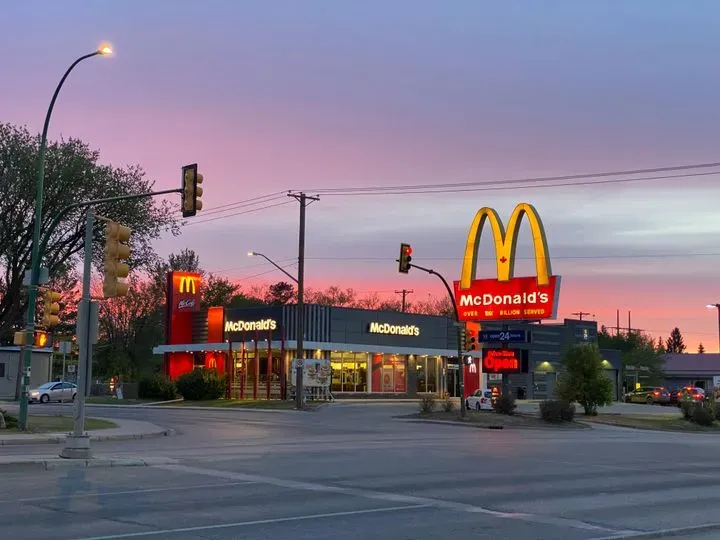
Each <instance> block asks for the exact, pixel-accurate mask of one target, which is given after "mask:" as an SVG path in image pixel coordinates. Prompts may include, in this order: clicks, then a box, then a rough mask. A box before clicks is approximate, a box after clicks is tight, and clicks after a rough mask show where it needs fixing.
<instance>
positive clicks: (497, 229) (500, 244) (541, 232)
mask: <svg viewBox="0 0 720 540" xmlns="http://www.w3.org/2000/svg"><path fill="white" fill-rule="evenodd" d="M524 216H527V219H528V222H529V223H530V231H531V233H532V240H533V247H534V250H535V269H536V271H537V283H538V285H548V284H549V283H550V277H551V276H552V270H551V268H550V255H549V251H548V247H547V239H546V237H545V228H544V227H543V224H542V221H541V220H540V216H539V215H538V213H537V210H535V207H534V206H533V205H531V204H528V203H520V204H518V205H517V206H516V207H515V209H514V210H513V213H512V214H511V215H510V221H508V228H507V231H506V230H505V226H504V225H503V222H502V220H501V219H500V216H498V213H497V212H496V211H495V210H494V209H492V208H488V207H483V208H481V209H480V210H478V212H477V214H475V219H473V222H472V225H470V231H469V232H468V237H467V243H466V245H465V256H464V258H463V264H462V273H461V275H460V289H469V288H470V285H471V283H472V281H473V280H474V279H475V276H476V270H477V256H478V250H479V248H480V236H481V235H482V231H483V226H484V225H485V222H486V221H489V222H490V229H491V230H492V235H493V241H494V243H495V259H496V264H497V280H498V281H510V280H511V279H512V278H513V277H514V271H515V248H516V246H517V239H518V234H519V233H520V225H521V224H522V218H523V217H524Z"/></svg>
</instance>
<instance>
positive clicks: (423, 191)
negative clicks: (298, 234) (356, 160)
mask: <svg viewBox="0 0 720 540" xmlns="http://www.w3.org/2000/svg"><path fill="white" fill-rule="evenodd" d="M717 174H720V171H713V172H705V173H688V174H673V175H667V176H647V177H642V178H620V179H613V180H586V181H583V182H565V183H561V184H549V185H548V184H540V183H538V184H531V185H521V186H516V185H513V186H507V185H505V186H498V187H472V188H464V189H455V188H450V189H448V188H440V187H438V188H432V189H416V190H403V191H397V190H395V191H379V190H376V191H347V192H332V193H325V192H323V191H319V192H318V193H320V194H321V195H328V196H333V195H335V196H360V195H418V194H432V193H438V194H444V193H468V192H478V191H508V190H514V191H519V190H522V189H547V188H556V187H580V186H594V185H603V184H621V183H627V182H643V181H649V180H666V179H669V178H690V177H697V176H713V175H717ZM509 182H510V181H507V182H504V183H505V184H507V183H509ZM518 182H521V181H518ZM530 182H531V181H529V180H526V181H525V182H524V183H526V184H527V183H530ZM481 185H482V184H481Z"/></svg>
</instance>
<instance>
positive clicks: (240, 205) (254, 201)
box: [202, 194, 283, 216]
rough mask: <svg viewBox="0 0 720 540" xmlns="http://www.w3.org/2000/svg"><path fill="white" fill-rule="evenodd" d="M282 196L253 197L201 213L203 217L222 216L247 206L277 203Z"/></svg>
mask: <svg viewBox="0 0 720 540" xmlns="http://www.w3.org/2000/svg"><path fill="white" fill-rule="evenodd" d="M282 198H283V197H282V195H275V194H273V195H264V196H262V197H255V198H253V199H247V200H245V201H237V202H234V203H228V204H225V205H222V206H215V207H213V208H211V209H209V210H208V211H207V212H203V214H202V215H203V216H207V215H213V214H224V213H225V212H231V211H233V210H237V209H239V208H247V207H248V206H256V205H258V204H267V203H269V202H272V201H277V200H280V199H282Z"/></svg>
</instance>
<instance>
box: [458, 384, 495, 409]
mask: <svg viewBox="0 0 720 540" xmlns="http://www.w3.org/2000/svg"><path fill="white" fill-rule="evenodd" d="M465 405H466V406H467V408H468V409H475V410H476V411H492V410H493V393H492V391H491V390H488V389H487V388H486V389H485V390H475V392H474V393H473V394H472V395H471V396H468V397H467V398H466V399H465Z"/></svg>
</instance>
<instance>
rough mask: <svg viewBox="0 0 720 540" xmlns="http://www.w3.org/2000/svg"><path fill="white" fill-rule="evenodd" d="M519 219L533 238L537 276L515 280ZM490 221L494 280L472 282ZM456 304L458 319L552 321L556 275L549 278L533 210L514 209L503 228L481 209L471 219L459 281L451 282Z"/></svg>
mask: <svg viewBox="0 0 720 540" xmlns="http://www.w3.org/2000/svg"><path fill="white" fill-rule="evenodd" d="M523 217H527V220H528V222H529V224H530V232H531V234H532V241H533V249H534V252H535V270H536V273H537V276H534V277H515V275H514V272H515V251H516V247H517V241H518V234H519V232H520V225H521V224H522V219H523ZM486 222H489V225H490V232H491V233H492V237H493V241H494V243H495V264H496V268H497V278H496V279H475V276H476V271H477V257H478V250H479V247H480V237H481V235H482V232H483V227H484V225H485V223H486ZM454 285H455V301H456V305H457V308H458V314H459V317H460V320H463V321H507V320H538V319H554V318H555V317H556V315H557V303H558V299H559V296H560V276H554V275H552V270H551V265H550V254H549V251H548V246H547V239H546V237H545V228H544V227H543V224H542V221H541V220H540V216H538V213H537V211H536V210H535V207H534V206H532V205H530V204H527V203H520V204H518V205H517V206H516V207H515V209H514V210H513V212H512V215H511V216H510V220H509V221H508V228H507V230H506V229H505V226H504V225H503V222H502V220H501V219H500V216H499V215H498V213H497V212H496V211H495V210H493V209H492V208H487V207H484V208H481V209H480V210H478V212H477V214H475V218H474V219H473V222H472V224H471V225H470V231H469V232H468V237H467V243H466V245H465V256H464V258H463V265H462V271H461V275H460V281H456V282H455V283H454Z"/></svg>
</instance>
